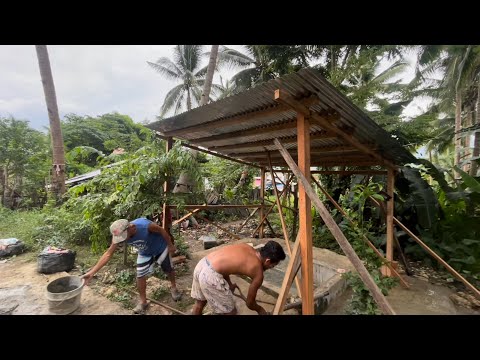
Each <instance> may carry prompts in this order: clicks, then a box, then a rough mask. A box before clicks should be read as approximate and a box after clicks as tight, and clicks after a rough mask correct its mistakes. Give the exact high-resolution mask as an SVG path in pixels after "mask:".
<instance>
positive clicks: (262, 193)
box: [258, 167, 267, 239]
mask: <svg viewBox="0 0 480 360" xmlns="http://www.w3.org/2000/svg"><path fill="white" fill-rule="evenodd" d="M260 171H261V174H260V201H261V202H262V205H264V204H265V200H264V199H265V168H264V167H262V169H261V170H260ZM259 217H260V224H259V228H258V231H259V234H258V238H259V239H263V235H264V228H263V222H264V220H266V219H267V216H266V215H265V218H264V217H263V207H262V208H260V212H259Z"/></svg>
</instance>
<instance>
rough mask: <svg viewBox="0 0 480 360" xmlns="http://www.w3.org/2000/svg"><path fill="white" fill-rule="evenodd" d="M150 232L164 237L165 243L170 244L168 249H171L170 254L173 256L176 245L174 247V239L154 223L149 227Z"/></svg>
mask: <svg viewBox="0 0 480 360" xmlns="http://www.w3.org/2000/svg"><path fill="white" fill-rule="evenodd" d="M148 231H150V232H151V233H157V234H160V235H162V237H163V238H164V239H165V241H166V242H167V244H168V249H169V251H170V253H171V254H172V255H173V254H174V253H175V245H173V241H172V238H171V237H170V234H169V233H168V232H167V231H166V230H165V229H164V228H162V227H161V226H158V225H157V224H155V223H154V222H151V223H150V224H149V225H148Z"/></svg>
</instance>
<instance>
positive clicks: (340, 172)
mask: <svg viewBox="0 0 480 360" xmlns="http://www.w3.org/2000/svg"><path fill="white" fill-rule="evenodd" d="M282 172H285V173H291V172H292V170H282ZM310 173H311V174H324V175H356V174H358V175H387V171H386V170H368V169H367V170H312V167H310Z"/></svg>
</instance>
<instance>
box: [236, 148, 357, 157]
mask: <svg viewBox="0 0 480 360" xmlns="http://www.w3.org/2000/svg"><path fill="white" fill-rule="evenodd" d="M358 151H359V150H358V149H356V148H354V147H348V146H341V147H340V146H339V147H320V146H318V147H311V148H310V153H311V154H317V156H319V157H327V156H332V153H334V154H336V153H338V154H337V155H336V156H340V155H341V154H344V153H348V154H349V156H354V155H356V154H352V152H353V153H354V152H358ZM267 152H270V155H271V156H272V157H281V156H282V155H280V153H279V152H277V150H265V151H252V152H242V153H240V152H236V153H228V156H232V157H239V158H250V157H258V156H265V155H266V153H267ZM290 153H291V154H297V153H298V151H297V150H296V149H294V150H293V151H292V150H291V151H290ZM358 154H359V156H360V155H361V156H363V157H365V155H364V154H362V153H358ZM333 156H335V155H333Z"/></svg>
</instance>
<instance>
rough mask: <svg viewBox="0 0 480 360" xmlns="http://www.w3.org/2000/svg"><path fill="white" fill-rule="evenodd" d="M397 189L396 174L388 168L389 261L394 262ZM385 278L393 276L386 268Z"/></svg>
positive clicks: (387, 223) (387, 222)
mask: <svg viewBox="0 0 480 360" xmlns="http://www.w3.org/2000/svg"><path fill="white" fill-rule="evenodd" d="M394 188H395V174H394V172H393V169H392V168H388V174H387V194H388V196H389V199H388V201H387V218H386V219H387V221H386V225H387V261H389V262H390V263H392V261H393V206H394V203H393V190H394ZM383 272H384V275H385V276H392V272H391V270H390V269H389V268H384V271H383Z"/></svg>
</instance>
